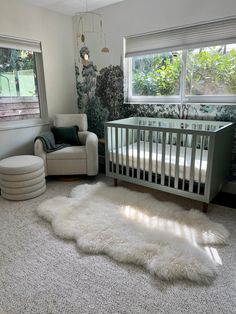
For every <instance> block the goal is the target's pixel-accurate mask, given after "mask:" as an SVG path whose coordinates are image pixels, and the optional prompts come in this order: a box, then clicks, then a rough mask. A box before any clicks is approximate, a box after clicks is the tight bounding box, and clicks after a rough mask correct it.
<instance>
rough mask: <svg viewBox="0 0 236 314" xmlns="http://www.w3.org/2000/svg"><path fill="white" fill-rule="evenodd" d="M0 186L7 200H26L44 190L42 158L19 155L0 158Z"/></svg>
mask: <svg viewBox="0 0 236 314" xmlns="http://www.w3.org/2000/svg"><path fill="white" fill-rule="evenodd" d="M0 188H1V195H2V197H4V198H6V199H8V200H18V201H21V200H27V199H30V198H33V197H36V196H39V195H40V194H42V193H43V192H45V190H46V183H45V172H44V162H43V159H42V158H40V157H37V156H31V155H21V156H14V157H8V158H5V159H2V160H0Z"/></svg>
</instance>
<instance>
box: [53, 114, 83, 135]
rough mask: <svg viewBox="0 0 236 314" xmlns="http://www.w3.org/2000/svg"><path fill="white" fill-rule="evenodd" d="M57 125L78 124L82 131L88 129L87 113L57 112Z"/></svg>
mask: <svg viewBox="0 0 236 314" xmlns="http://www.w3.org/2000/svg"><path fill="white" fill-rule="evenodd" d="M54 125H55V126H72V125H77V126H78V127H79V130H80V131H87V130H88V121H87V115H86V114H84V113H77V114H76V113H74V114H56V115H55V117H54Z"/></svg>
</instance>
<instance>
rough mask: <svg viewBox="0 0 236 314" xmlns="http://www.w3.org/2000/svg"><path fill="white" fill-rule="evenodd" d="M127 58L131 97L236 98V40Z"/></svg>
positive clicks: (141, 99)
mask: <svg viewBox="0 0 236 314" xmlns="http://www.w3.org/2000/svg"><path fill="white" fill-rule="evenodd" d="M127 60H128V101H131V102H143V103H151V102H161V103H165V102H166V103H186V102H206V103H213V102H235V101H236V44H223V45H208V46H205V47H200V48H192V49H183V50H181V49H179V50H172V51H164V52H160V53H156V54H148V55H141V56H133V57H130V58H127Z"/></svg>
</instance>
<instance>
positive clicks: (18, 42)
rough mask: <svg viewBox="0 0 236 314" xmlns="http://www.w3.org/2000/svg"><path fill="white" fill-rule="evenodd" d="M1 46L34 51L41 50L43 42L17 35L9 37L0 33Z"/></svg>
mask: <svg viewBox="0 0 236 314" xmlns="http://www.w3.org/2000/svg"><path fill="white" fill-rule="evenodd" d="M0 47H1V48H10V49H18V50H29V51H33V52H41V51H42V50H41V43H40V42H39V41H32V40H27V39H19V38H15V37H7V36H3V35H0Z"/></svg>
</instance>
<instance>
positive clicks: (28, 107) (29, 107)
mask: <svg viewBox="0 0 236 314" xmlns="http://www.w3.org/2000/svg"><path fill="white" fill-rule="evenodd" d="M46 116H47V110H46V95H45V84H44V76H43V64H42V54H41V45H40V43H39V42H31V41H26V40H19V39H15V38H7V37H3V36H0V123H1V124H2V123H3V122H7V121H11V122H12V121H18V122H19V121H22V120H24V121H25V120H31V121H40V120H41V119H44V118H45V117H46Z"/></svg>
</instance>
